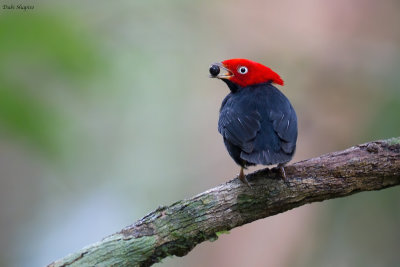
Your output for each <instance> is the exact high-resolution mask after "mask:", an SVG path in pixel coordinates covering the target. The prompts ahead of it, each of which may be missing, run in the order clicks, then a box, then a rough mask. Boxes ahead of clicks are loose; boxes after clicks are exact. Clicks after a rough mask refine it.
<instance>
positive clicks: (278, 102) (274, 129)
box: [240, 85, 297, 165]
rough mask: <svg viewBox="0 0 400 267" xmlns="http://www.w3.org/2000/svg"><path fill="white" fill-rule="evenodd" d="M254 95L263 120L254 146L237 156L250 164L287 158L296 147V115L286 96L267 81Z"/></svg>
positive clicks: (281, 161)
mask: <svg viewBox="0 0 400 267" xmlns="http://www.w3.org/2000/svg"><path fill="white" fill-rule="evenodd" d="M264 92H265V94H263V95H262V97H259V98H258V103H259V106H258V110H259V111H260V113H261V116H262V118H263V120H262V121H261V131H260V132H259V133H258V134H257V136H256V139H255V142H254V147H255V148H254V150H253V151H252V152H251V153H249V152H246V151H243V152H241V154H240V157H241V158H242V159H244V160H246V161H248V162H251V163H254V164H263V165H272V164H276V163H285V162H288V161H290V159H291V158H292V157H293V154H294V152H295V150H296V141H297V117H296V112H295V111H294V109H293V107H292V105H291V104H290V102H289V100H288V99H287V98H286V97H285V96H284V95H283V94H282V93H281V92H280V91H279V90H278V89H276V88H275V87H273V86H272V85H270V88H268V90H266V91H264Z"/></svg>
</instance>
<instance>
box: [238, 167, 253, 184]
mask: <svg viewBox="0 0 400 267" xmlns="http://www.w3.org/2000/svg"><path fill="white" fill-rule="evenodd" d="M238 177H239V179H240V181H242V183H245V184H246V185H247V186H248V187H250V188H251V185H250V184H249V181H247V179H246V176H245V175H244V171H243V167H240V172H239V176H238Z"/></svg>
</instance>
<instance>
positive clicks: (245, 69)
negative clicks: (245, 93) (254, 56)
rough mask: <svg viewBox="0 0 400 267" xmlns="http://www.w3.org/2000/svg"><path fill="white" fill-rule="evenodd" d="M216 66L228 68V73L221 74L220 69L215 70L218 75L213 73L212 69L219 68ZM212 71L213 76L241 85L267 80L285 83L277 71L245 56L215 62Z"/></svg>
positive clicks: (280, 83)
mask: <svg viewBox="0 0 400 267" xmlns="http://www.w3.org/2000/svg"><path fill="white" fill-rule="evenodd" d="M216 66H218V67H221V68H222V69H224V70H226V71H227V73H222V74H219V69H218V73H216V72H215V73H216V75H213V72H212V69H213V68H218V67H216ZM214 70H215V69H214ZM210 73H211V75H212V76H211V77H215V78H219V79H226V80H229V81H230V82H232V83H235V84H237V85H239V86H241V87H246V86H250V85H254V84H259V83H265V82H273V83H276V84H279V85H283V80H282V79H281V77H280V76H279V75H278V74H277V73H276V72H274V71H273V70H271V69H270V68H268V67H266V66H264V65H262V64H260V63H257V62H255V61H251V60H248V59H243V58H234V59H228V60H224V61H222V62H221V63H215V64H213V65H212V66H211V68H210Z"/></svg>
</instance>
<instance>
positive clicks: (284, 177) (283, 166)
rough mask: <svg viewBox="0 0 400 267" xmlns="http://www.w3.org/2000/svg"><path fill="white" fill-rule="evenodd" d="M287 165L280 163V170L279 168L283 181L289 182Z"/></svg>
mask: <svg viewBox="0 0 400 267" xmlns="http://www.w3.org/2000/svg"><path fill="white" fill-rule="evenodd" d="M285 165H286V163H279V164H278V168H279V173H280V175H281V177H282V178H283V180H285V181H287V179H286V172H285Z"/></svg>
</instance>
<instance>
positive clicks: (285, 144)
mask: <svg viewBox="0 0 400 267" xmlns="http://www.w3.org/2000/svg"><path fill="white" fill-rule="evenodd" d="M269 118H270V120H271V121H272V125H273V128H274V131H275V132H276V134H277V135H278V136H279V138H280V139H281V141H282V143H281V148H282V150H283V151H284V152H285V153H287V154H291V153H293V152H294V150H295V148H296V141H297V117H296V112H295V111H294V109H293V107H292V105H290V103H288V108H287V109H284V110H279V111H276V110H271V111H270V114H269Z"/></svg>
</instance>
